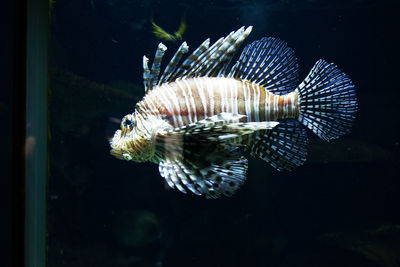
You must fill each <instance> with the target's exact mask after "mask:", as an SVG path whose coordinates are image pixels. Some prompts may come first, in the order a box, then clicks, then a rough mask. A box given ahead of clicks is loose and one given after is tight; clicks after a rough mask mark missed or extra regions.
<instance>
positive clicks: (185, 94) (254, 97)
mask: <svg viewBox="0 0 400 267" xmlns="http://www.w3.org/2000/svg"><path fill="white" fill-rule="evenodd" d="M139 106H140V108H139V110H141V112H149V113H154V111H155V112H156V113H158V114H160V115H161V116H162V117H163V118H165V119H166V120H167V121H168V122H169V123H170V124H171V125H172V126H173V127H174V128H177V127H182V126H184V125H187V124H189V123H195V122H197V121H199V120H203V119H205V118H208V117H212V116H214V115H217V114H220V113H232V114H243V115H245V117H244V118H243V120H244V121H248V122H262V121H278V120H282V119H287V118H293V119H297V118H298V116H299V105H298V94H297V92H296V91H293V92H291V93H288V94H285V95H276V94H273V93H271V92H269V91H267V90H266V89H265V88H263V86H261V85H258V84H255V83H252V82H249V81H245V80H240V79H234V78H225V77H200V78H191V79H183V80H178V81H175V82H172V83H168V84H163V85H161V86H159V87H157V88H154V89H153V90H152V91H151V93H149V94H148V95H146V97H145V98H144V99H143V101H142V102H141V103H140V104H139Z"/></svg>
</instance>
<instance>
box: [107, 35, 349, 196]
mask: <svg viewBox="0 0 400 267" xmlns="http://www.w3.org/2000/svg"><path fill="white" fill-rule="evenodd" d="M250 32H251V27H248V28H247V29H245V28H244V27H242V28H240V29H239V30H237V31H234V32H231V33H230V34H229V35H228V36H226V37H224V38H220V39H219V40H217V41H216V42H215V43H214V44H212V45H210V40H209V39H207V40H205V41H204V42H203V43H202V44H201V45H200V46H199V47H198V48H197V49H195V50H194V52H193V53H192V54H191V55H190V56H188V57H187V58H186V59H185V60H184V61H183V62H182V63H181V65H179V64H178V63H179V61H180V59H181V57H182V55H183V54H185V53H187V52H188V46H187V45H186V43H185V42H184V43H182V45H181V46H180V47H179V48H178V50H177V52H176V53H175V55H174V56H173V57H172V59H171V61H170V62H169V64H168V65H167V67H166V68H165V70H164V72H163V73H162V75H161V77H159V74H160V66H161V59H162V57H163V55H164V52H165V50H166V49H167V48H166V47H165V46H164V45H163V44H161V43H160V44H159V46H158V49H157V51H156V55H155V58H154V61H153V64H152V66H151V69H150V68H149V66H148V61H149V60H148V59H147V57H143V70H144V72H143V81H144V87H145V96H144V98H143V100H142V101H140V102H139V103H137V105H136V108H135V111H134V113H132V114H128V115H126V116H125V117H124V118H123V119H122V121H121V129H119V130H117V131H116V132H115V134H114V137H113V138H112V140H111V142H110V145H111V154H112V155H114V156H115V157H117V158H119V159H124V160H132V161H136V162H145V161H150V162H153V163H156V164H158V165H159V172H160V174H161V176H162V177H163V178H164V179H165V181H166V182H167V184H168V185H169V186H170V187H171V188H176V189H178V190H179V191H181V192H183V193H186V192H188V191H189V192H192V193H194V194H196V195H202V196H205V197H206V198H218V197H220V196H231V195H232V194H233V193H234V192H236V191H237V190H238V189H239V188H240V186H241V185H242V184H243V183H244V181H245V179H246V172H247V167H248V162H247V159H246V158H245V157H244V156H243V155H242V153H241V151H242V150H243V149H244V150H246V151H247V152H249V153H250V154H251V155H252V156H256V157H259V158H261V159H262V160H264V161H266V162H268V163H269V164H270V165H271V166H273V167H274V168H276V169H277V170H280V171H281V170H289V171H290V170H292V169H294V168H295V167H297V166H300V165H302V164H303V163H304V162H305V160H306V155H307V148H306V147H307V143H308V141H307V140H308V138H307V133H306V131H305V128H309V129H310V130H311V131H313V132H314V133H315V134H316V135H318V136H319V137H320V138H322V139H325V140H331V139H335V138H339V137H340V136H342V135H344V134H346V133H348V132H349V129H350V126H351V124H352V121H353V120H354V117H355V113H356V111H357V99H356V96H355V91H354V85H353V84H352V82H351V80H350V78H349V77H348V76H347V75H346V74H344V73H343V72H342V71H341V70H339V69H338V68H337V67H336V66H335V65H334V64H332V63H327V62H326V61H324V60H319V61H318V62H317V63H316V64H315V65H314V67H313V68H312V69H311V71H310V73H309V74H308V76H307V77H306V78H305V79H304V80H303V82H301V83H300V84H298V64H297V59H296V56H295V55H294V52H293V50H292V49H291V48H290V47H288V46H287V44H286V43H285V42H283V41H281V40H279V39H277V38H272V37H270V38H263V39H261V40H258V41H254V42H253V43H251V44H249V45H247V46H246V47H245V48H244V50H243V51H242V53H241V55H240V57H239V59H238V60H237V61H236V62H235V63H234V64H231V61H232V58H233V56H234V53H235V51H236V50H237V49H238V47H239V45H240V44H241V43H242V42H243V40H244V39H245V38H246V37H247V36H248V35H249V34H250Z"/></svg>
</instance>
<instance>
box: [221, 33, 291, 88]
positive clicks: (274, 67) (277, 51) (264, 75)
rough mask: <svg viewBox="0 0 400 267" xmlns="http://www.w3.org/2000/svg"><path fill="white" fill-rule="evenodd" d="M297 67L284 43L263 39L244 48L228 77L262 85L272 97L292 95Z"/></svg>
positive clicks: (267, 38)
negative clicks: (274, 95) (273, 95)
mask: <svg viewBox="0 0 400 267" xmlns="http://www.w3.org/2000/svg"><path fill="white" fill-rule="evenodd" d="M298 76H299V75H298V64H297V58H296V56H295V54H294V52H293V49H291V48H290V47H288V46H287V44H286V42H284V41H281V40H279V39H277V38H273V37H265V38H262V39H261V40H258V41H254V42H253V43H251V44H249V45H247V46H246V47H245V48H244V50H243V52H242V54H241V55H240V57H239V60H238V61H237V62H236V64H235V65H234V66H233V67H232V69H231V71H230V73H229V74H228V77H235V78H240V79H243V80H247V81H251V82H254V83H256V84H259V85H261V86H263V87H264V88H265V89H267V90H269V91H270V92H272V93H275V94H280V95H283V94H287V93H290V92H292V91H293V90H294V89H295V88H296V86H297V84H298Z"/></svg>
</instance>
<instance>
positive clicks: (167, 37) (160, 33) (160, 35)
mask: <svg viewBox="0 0 400 267" xmlns="http://www.w3.org/2000/svg"><path fill="white" fill-rule="evenodd" d="M150 21H151V25H152V27H153V31H152V32H153V34H154V36H155V37H156V38H157V39H161V40H164V41H167V42H175V43H176V42H178V41H181V40H182V35H183V34H184V33H185V31H186V19H185V18H182V20H181V23H180V24H179V28H178V30H177V31H176V32H174V33H173V34H171V33H168V32H167V31H165V30H164V29H163V28H161V27H160V26H158V25H157V24H156V23H155V22H154V20H153V19H151V20H150Z"/></svg>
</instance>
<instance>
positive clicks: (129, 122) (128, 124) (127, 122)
mask: <svg viewBox="0 0 400 267" xmlns="http://www.w3.org/2000/svg"><path fill="white" fill-rule="evenodd" d="M134 126H135V121H134V120H133V117H132V116H126V117H125V118H123V119H122V122H121V128H122V129H127V130H132V129H133V127H134Z"/></svg>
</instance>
